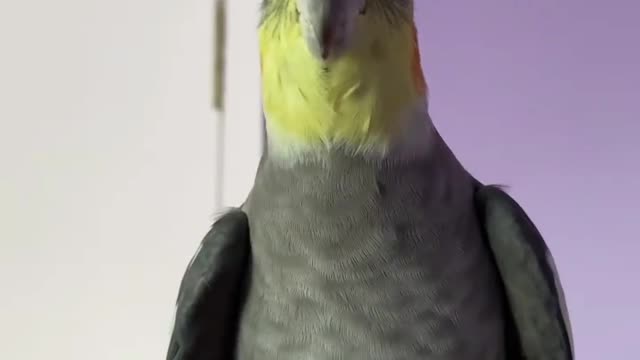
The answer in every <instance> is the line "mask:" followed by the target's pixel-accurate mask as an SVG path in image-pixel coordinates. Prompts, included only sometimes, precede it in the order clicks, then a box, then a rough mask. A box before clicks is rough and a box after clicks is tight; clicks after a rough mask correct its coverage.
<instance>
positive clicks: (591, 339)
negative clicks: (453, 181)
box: [416, 0, 640, 360]
mask: <svg viewBox="0 0 640 360" xmlns="http://www.w3.org/2000/svg"><path fill="white" fill-rule="evenodd" d="M416 3H417V10H416V12H417V13H416V22H417V23H418V26H419V32H420V41H421V49H422V62H423V66H424V69H425V75H426V77H427V81H428V83H429V87H430V109H431V115H432V117H433V120H434V122H435V123H436V126H437V127H438V129H439V130H440V132H441V133H442V135H443V136H444V137H445V139H446V140H447V142H448V143H449V144H450V145H451V146H452V148H453V150H454V151H455V152H456V153H457V154H458V156H459V158H460V160H461V161H463V163H464V164H465V165H466V167H467V168H468V169H470V170H471V171H472V172H473V173H474V174H475V175H476V176H478V178H479V179H480V180H482V181H484V182H496V183H502V184H507V185H509V186H510V187H511V190H510V192H511V194H512V195H513V196H515V197H516V199H517V200H518V201H519V203H520V204H521V205H522V206H523V207H524V208H525V209H526V210H527V212H528V213H529V215H530V216H531V218H532V219H533V221H534V222H535V223H536V224H537V225H538V227H539V229H540V231H541V232H542V234H543V236H545V238H546V239H547V242H548V244H549V247H550V248H551V250H552V252H553V254H554V256H555V258H556V262H557V265H558V270H559V272H560V275H561V278H562V280H563V283H564V287H565V292H566V296H567V302H568V305H569V311H570V315H571V317H572V323H573V329H574V341H575V347H576V355H577V356H576V357H577V359H580V360H608V359H612V360H613V359H616V360H617V359H625V360H626V359H631V358H636V357H637V356H638V352H637V350H636V351H633V352H632V349H636V348H637V346H636V345H635V344H636V341H637V335H636V334H637V332H638V331H639V330H640V326H639V324H638V323H639V322H640V316H639V314H640V310H639V309H638V308H639V307H640V280H638V277H639V276H640V265H638V256H637V251H638V250H639V249H640V245H639V244H638V243H639V242H640V237H639V236H638V229H639V226H638V223H639V222H640V205H639V204H640V190H639V188H640V180H638V178H639V177H640V146H639V145H638V135H639V132H640V109H638V106H637V105H638V103H639V102H640V91H639V86H640V1H638V0H629V1H624V0H609V1H590V0H563V1H559V0H535V1H534V0H528V1H527V0H520V1H516V0H511V1H506V0H503V1H497V0H484V1H477V0H473V1H471V0H470V1H450V0H446V1H445V0H430V1H426V0H417V1H416Z"/></svg>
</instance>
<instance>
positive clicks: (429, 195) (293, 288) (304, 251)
mask: <svg viewBox="0 0 640 360" xmlns="http://www.w3.org/2000/svg"><path fill="white" fill-rule="evenodd" d="M470 184H471V183H470V182H469V179H468V178H467V177H466V174H465V173H464V172H463V171H462V170H461V169H460V168H459V166H458V165H457V164H456V163H455V162H451V163H450V164H441V163H440V164H438V163H436V162H433V161H430V160H429V159H424V160H421V161H417V162H415V163H413V164H390V163H379V164H375V163H368V162H365V161H363V160H358V159H353V158H347V157H341V158H335V159H331V161H330V162H329V163H326V164H324V165H322V166H321V165H319V164H316V165H300V166H299V167H298V168H295V169H284V168H279V167H278V166H277V165H275V164H272V163H270V162H269V161H266V162H265V163H263V166H261V169H260V170H259V173H258V176H257V179H256V183H255V186H254V189H253V191H252V193H251V195H250V197H249V199H248V202H247V206H246V209H247V212H248V214H249V219H250V227H251V241H252V247H253V262H254V266H253V273H252V279H251V287H250V291H249V300H248V303H247V306H246V308H245V311H244V314H243V317H242V324H241V336H240V342H239V355H240V359H242V360H253V359H256V360H257V359H261V360H270V359H296V360H301V359H313V360H315V359H318V360H324V359H350V360H359V359H362V360H365V359H366V360H376V359H380V360H382V359H385V360H391V359H407V360H409V359H421V360H428V359H442V360H454V359H455V360H467V359H469V360H471V359H473V360H485V359H486V360H489V359H491V360H497V359H498V360H499V359H502V358H503V338H502V337H503V333H502V332H503V323H502V317H503V313H502V303H501V300H500V296H499V295H498V294H499V287H498V285H497V274H496V273H495V271H494V269H493V265H492V263H491V260H490V255H489V253H488V251H487V250H486V249H485V247H484V243H483V241H482V238H481V235H480V234H481V233H480V231H479V227H478V224H477V222H476V218H475V215H474V213H473V206H472V201H471V196H472V194H471V185H470Z"/></svg>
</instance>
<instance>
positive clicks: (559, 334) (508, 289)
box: [475, 184, 574, 360]
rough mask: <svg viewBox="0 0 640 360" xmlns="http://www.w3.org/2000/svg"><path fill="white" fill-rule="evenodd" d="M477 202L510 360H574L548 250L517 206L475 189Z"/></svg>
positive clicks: (494, 190)
mask: <svg viewBox="0 0 640 360" xmlns="http://www.w3.org/2000/svg"><path fill="white" fill-rule="evenodd" d="M475 202H476V206H477V209H478V213H479V215H480V222H481V224H482V225H483V226H484V230H485V233H486V238H487V240H488V244H489V246H490V247H491V249H492V251H493V254H494V258H495V261H496V265H497V267H498V270H499V272H500V275H501V277H502V280H503V285H504V290H505V294H506V297H507V299H508V304H509V306H510V310H511V315H512V319H511V320H512V321H513V322H512V324H510V325H512V330H513V329H515V334H507V335H508V336H515V339H514V340H515V341H517V343H518V345H517V348H518V351H517V353H514V354H511V356H513V357H509V358H524V359H536V360H538V359H540V360H573V358H574V353H573V340H572V335H571V325H570V323H569V317H568V313H567V306H566V303H565V299H564V292H563V289H562V284H561V283H560V280H559V277H558V273H557V270H556V266H555V263H554V260H553V257H552V255H551V253H550V252H549V249H548V248H547V245H546V243H545V241H544V239H543V238H542V236H541V235H540V233H539V232H538V230H537V229H536V226H535V225H534V224H533V222H532V221H531V220H530V219H529V217H528V216H527V214H526V213H525V212H524V210H523V209H522V208H521V207H520V205H519V204H518V203H517V202H516V201H515V200H514V199H513V198H512V197H511V196H509V195H508V194H507V193H506V192H504V191H503V190H502V189H500V188H499V187H497V186H484V185H481V184H478V188H477V191H476V196H475Z"/></svg>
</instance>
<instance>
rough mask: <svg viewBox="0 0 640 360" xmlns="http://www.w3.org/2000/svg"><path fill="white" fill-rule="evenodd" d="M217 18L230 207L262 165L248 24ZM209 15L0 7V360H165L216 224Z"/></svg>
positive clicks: (136, 0)
mask: <svg viewBox="0 0 640 360" xmlns="http://www.w3.org/2000/svg"><path fill="white" fill-rule="evenodd" d="M230 3H231V9H230V10H231V14H230V16H231V17H232V18H233V21H231V26H232V29H231V31H232V32H231V34H230V41H229V42H230V52H231V56H232V59H231V65H230V67H231V68H230V70H231V71H233V73H232V75H231V78H230V79H229V82H230V87H229V91H230V94H229V95H230V98H231V100H232V101H230V102H229V112H230V115H229V118H234V117H235V118H237V121H235V122H233V124H229V127H228V129H227V131H228V136H230V137H231V138H228V142H227V143H228V144H229V145H228V147H227V156H228V157H233V158H234V159H235V161H227V165H228V166H227V171H228V172H227V176H228V177H229V179H227V181H226V182H225V183H226V184H229V185H228V186H229V187H228V188H227V191H228V194H227V196H226V197H225V203H227V204H232V203H234V202H237V201H239V200H240V201H241V199H242V198H243V197H244V195H245V193H246V191H247V190H248V187H249V186H250V182H251V181H252V176H253V172H254V168H255V163H256V161H257V156H258V154H259V149H260V145H259V142H258V141H257V140H259V130H258V121H259V120H258V116H257V114H258V108H257V87H256V86H255V84H257V67H255V66H253V65H257V58H255V56H254V54H255V53H253V52H252V51H253V47H252V44H251V41H246V40H248V39H251V38H252V37H254V36H255V35H254V31H253V30H254V29H255V19H256V16H257V12H256V11H248V10H251V9H250V6H247V3H246V2H245V1H236V0H232V1H230ZM240 3H242V4H240ZM241 6H243V8H242V9H241ZM212 8H213V6H212V1H211V0H207V1H202V0H110V1H98V0H57V1H46V0H35V1H34V0H30V1H27V0H22V1H2V2H0V282H1V284H2V287H1V288H0V289H1V290H0V292H1V294H2V295H1V296H0V339H3V340H2V345H1V346H0V358H1V359H12V360H22V359H34V360H35V359H65V360H76V359H77V360H87V359H91V360H102V359H104V360H106V359H109V360H128V359H131V360H151V359H161V358H164V354H165V351H166V346H167V341H168V336H169V330H170V329H169V326H170V324H171V316H172V311H173V303H174V300H175V296H176V292H177V286H178V282H179V280H180V278H181V276H182V274H183V271H184V268H185V266H186V264H187V262H188V260H189V258H190V257H191V255H192V254H193V251H194V250H195V248H196V246H197V244H198V242H199V241H200V239H201V238H202V236H203V235H204V233H205V232H206V231H207V229H208V227H209V225H210V221H211V219H212V218H213V215H214V214H215V211H214V209H213V197H214V194H213V189H214V186H213V185H214V181H215V179H214V164H213V161H214V152H213V151H214V144H213V140H214V138H215V137H214V131H215V120H216V119H215V114H214V113H213V112H212V110H211V107H210V104H211V61H212V58H211V54H212V47H211V44H212V23H211V21H212ZM240 10H242V11H240ZM247 51H248V54H244V52H247ZM243 55H244V56H243ZM251 57H253V59H252V58H251ZM247 67H248V68H247ZM241 69H242V71H241ZM240 82H242V83H243V85H244V87H245V88H244V89H242V88H241V84H240ZM234 83H235V84H234ZM241 92H242V96H240V94H241ZM240 129H244V130H243V132H244V133H247V132H248V133H249V134H250V135H245V137H244V139H245V141H246V142H247V144H244V146H240V145H242V143H241V141H240V140H239V139H240V135H239V134H240ZM247 175H250V176H247ZM234 178H236V179H234Z"/></svg>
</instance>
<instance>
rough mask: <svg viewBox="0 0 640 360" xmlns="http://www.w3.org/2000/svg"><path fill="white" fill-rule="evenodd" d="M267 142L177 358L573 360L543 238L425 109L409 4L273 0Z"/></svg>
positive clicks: (216, 242) (175, 344) (183, 328)
mask: <svg viewBox="0 0 640 360" xmlns="http://www.w3.org/2000/svg"><path fill="white" fill-rule="evenodd" d="M259 39H260V53H261V69H262V90H263V91H262V92H263V107H264V114H265V117H266V120H267V138H268V146H267V149H266V151H265V153H264V155H263V157H262V159H261V162H260V165H259V167H258V170H257V174H256V178H255V183H254V185H253V188H252V189H251V191H250V193H249V195H248V197H247V199H246V201H245V202H244V203H243V204H242V205H241V206H240V207H239V208H237V209H234V210H231V211H229V212H228V213H226V214H225V215H223V216H222V217H221V218H220V219H219V220H217V221H216V222H215V224H214V225H213V227H212V229H211V230H210V232H209V233H208V234H207V235H206V237H205V238H204V240H203V241H202V244H201V246H200V249H199V250H198V252H197V253H196V255H195V256H194V258H193V259H192V261H191V263H190V264H189V266H188V268H187V270H186V273H185V275H184V278H183V280H182V283H181V286H180V289H179V295H178V301H177V309H176V316H175V325H174V328H173V333H172V337H171V341H170V345H169V351H168V356H167V359H168V360H232V359H233V360H275V359H283V360H307V359H308V360H325V359H326V360H330V359H331V360H332V359H346V360H435V359H438V360H512V359H539V360H571V359H573V356H574V355H573V345H572V340H571V329H570V325H569V319H568V316H567V310H566V305H565V300H564V296H563V291H562V286H561V283H560V281H559V278H558V275H557V272H556V270H555V266H554V263H553V259H552V256H551V254H550V253H549V250H548V249H547V246H546V244H545V241H544V240H543V238H542V237H541V235H540V234H539V232H538V231H537V230H536V227H535V226H534V224H533V223H532V222H531V221H530V219H529V218H528V216H527V215H526V214H525V212H524V211H523V209H522V208H521V207H520V206H519V205H518V203H517V202H516V201H515V200H514V199H513V198H512V197H510V195H508V194H507V193H506V192H504V191H503V190H502V189H501V188H499V187H496V186H487V185H483V184H482V183H480V182H479V181H478V180H476V179H475V178H474V177H473V176H472V175H471V174H469V172H467V171H466V170H465V168H464V167H463V166H462V165H461V163H460V162H459V161H458V160H457V159H456V157H455V156H454V154H453V153H452V151H451V150H450V149H449V147H448V146H447V145H446V143H445V142H444V141H443V139H442V137H441V136H440V135H439V133H438V132H437V130H436V129H435V127H434V124H433V123H432V121H431V119H430V117H429V113H428V108H427V96H426V95H427V94H426V93H427V86H426V83H425V80H424V77H423V73H422V70H421V65H420V55H419V50H418V44H417V38H416V27H415V25H414V23H413V1H411V0H266V1H264V2H263V16H262V21H261V24H260V28H259Z"/></svg>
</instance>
